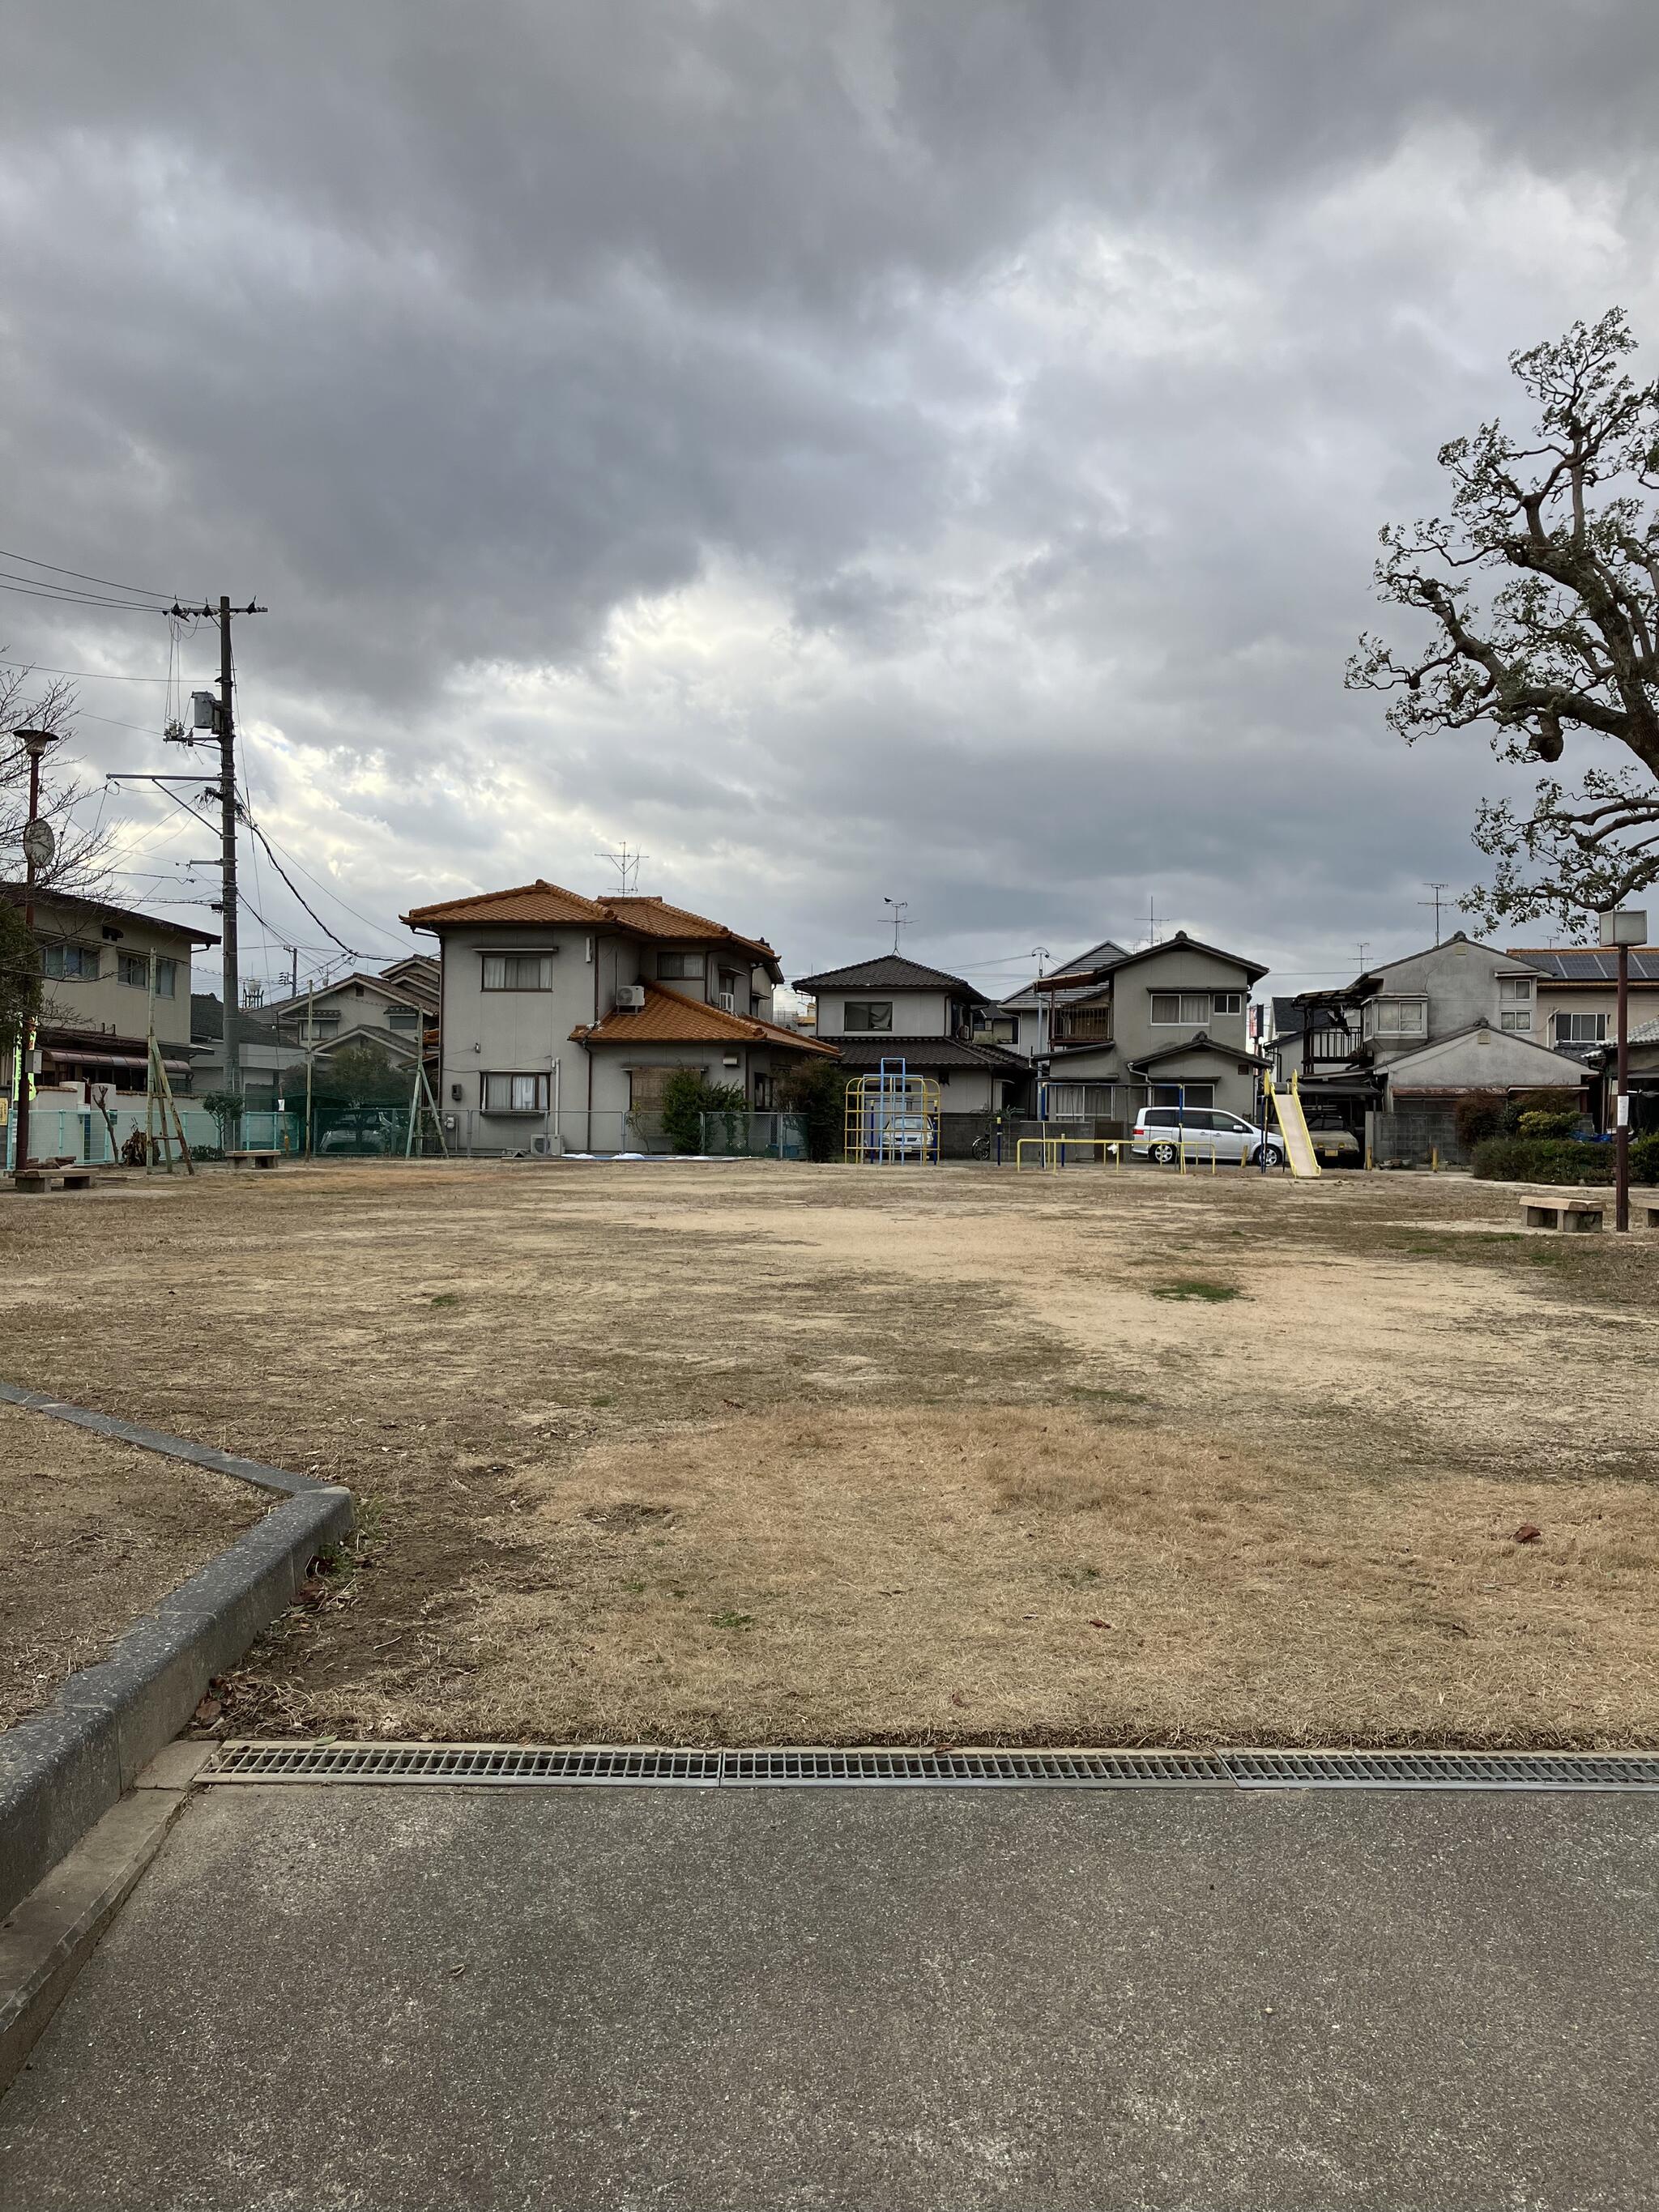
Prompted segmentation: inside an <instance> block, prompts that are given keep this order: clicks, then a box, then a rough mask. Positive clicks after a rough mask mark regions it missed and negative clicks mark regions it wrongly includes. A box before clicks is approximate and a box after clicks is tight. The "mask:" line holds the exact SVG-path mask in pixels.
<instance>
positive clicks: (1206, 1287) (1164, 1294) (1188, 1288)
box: [1152, 1275, 1244, 1306]
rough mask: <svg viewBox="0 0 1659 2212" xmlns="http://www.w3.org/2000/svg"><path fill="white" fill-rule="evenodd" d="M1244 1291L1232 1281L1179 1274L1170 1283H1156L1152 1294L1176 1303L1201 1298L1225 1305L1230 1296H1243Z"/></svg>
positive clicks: (1212, 1303) (1209, 1303)
mask: <svg viewBox="0 0 1659 2212" xmlns="http://www.w3.org/2000/svg"><path fill="white" fill-rule="evenodd" d="M1243 1295H1244V1293H1243V1291H1239V1290H1235V1289H1234V1287H1233V1285H1231V1283H1212V1282H1211V1281H1209V1280H1208V1279H1207V1278H1206V1277H1205V1276H1203V1275H1178V1276H1176V1279H1175V1280H1174V1281H1173V1282H1170V1283H1154V1284H1153V1285H1152V1296H1153V1297H1155V1298H1165V1299H1169V1300H1170V1301H1172V1302H1174V1303H1176V1304H1182V1303H1185V1302H1186V1301H1188V1300H1190V1299H1194V1298H1196V1299H1200V1300H1201V1301H1202V1302H1203V1304H1206V1305H1212V1306H1221V1305H1225V1304H1226V1303H1227V1301H1228V1300H1229V1299H1230V1298H1241V1297H1243Z"/></svg>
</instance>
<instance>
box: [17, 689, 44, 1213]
mask: <svg viewBox="0 0 1659 2212" xmlns="http://www.w3.org/2000/svg"><path fill="white" fill-rule="evenodd" d="M20 734H21V732H20ZM25 743H27V738H26V739H25ZM28 750H29V827H30V828H31V829H33V826H34V824H35V823H36V822H37V821H38V820H39V818H40V754H41V751H42V750H44V748H43V747H38V746H36V745H33V744H31V745H29V749H28ZM23 852H24V872H23V934H24V936H25V937H26V938H27V940H28V944H27V950H26V951H25V952H24V955H23V957H24V958H25V960H27V961H28V962H29V963H31V966H33V959H34V840H33V837H27V838H26V839H25V840H24V846H23ZM33 1053H34V1018H33V1015H32V1014H27V1013H26V1014H25V1015H24V1017H23V1021H22V1036H21V1049H20V1051H19V1053H18V1055H17V1098H16V1102H15V1103H16V1120H17V1136H16V1141H15V1149H14V1151H13V1152H12V1165H13V1167H14V1168H15V1170H16V1172H17V1173H18V1174H19V1175H21V1174H22V1172H23V1170H24V1169H25V1168H27V1165H28V1164H29V1094H30V1091H31V1088H32V1086H33V1076H32V1074H31V1073H30V1070H29V1062H30V1060H32V1058H33Z"/></svg>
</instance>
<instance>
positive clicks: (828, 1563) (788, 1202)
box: [0, 1162, 1659, 1745]
mask: <svg viewBox="0 0 1659 2212" xmlns="http://www.w3.org/2000/svg"><path fill="white" fill-rule="evenodd" d="M1518 1219H1519V1206H1518V1200H1517V1198H1516V1194H1514V1193H1512V1192H1510V1191H1507V1190H1502V1189H1496V1188H1492V1187H1486V1186H1481V1185H1479V1184H1474V1183H1471V1182H1468V1181H1467V1180H1465V1179H1464V1178H1462V1177H1453V1176H1443V1177H1438V1178H1431V1177H1428V1176H1376V1177H1372V1178H1361V1177H1357V1176H1356V1177H1352V1178H1341V1177H1337V1176H1328V1177H1327V1178H1325V1179H1324V1180H1322V1182H1319V1183H1317V1184H1313V1185H1297V1184H1294V1183H1291V1182H1287V1181H1283V1180H1279V1179H1272V1180H1268V1181H1264V1180H1263V1179H1262V1178H1261V1177H1259V1176H1249V1175H1241V1174H1235V1175H1231V1176H1218V1177H1216V1178H1213V1179H1212V1178H1211V1177H1209V1176H1190V1177H1186V1178H1178V1177H1176V1176H1173V1175H1165V1174H1162V1173H1159V1172H1157V1171H1154V1170H1142V1171H1139V1172H1137V1171H1133V1170H1130V1171H1127V1172H1125V1173H1122V1174H1114V1173H1112V1172H1110V1171H1107V1170H1077V1171H1073V1172H1070V1173H1068V1174H1067V1175H1066V1176H1064V1177H1061V1178H1054V1177H1045V1176H1036V1175H1024V1176H1018V1177H1016V1176H1013V1175H1012V1174H1011V1173H1009V1172H1007V1171H1006V1170H1003V1171H1001V1172H999V1171H997V1170H994V1169H991V1168H988V1167H985V1168H979V1167H963V1168H959V1169H958V1168H945V1169H940V1170H933V1171H922V1172H920V1173H916V1172H911V1171H904V1170H897V1171H858V1170H846V1169H840V1168H818V1169H815V1168H804V1167H794V1166H783V1165H780V1164H770V1163H763V1162H755V1163H732V1164H710V1165H705V1164H677V1165H668V1164H637V1165H633V1164H629V1165H617V1166H604V1165H598V1164H592V1165H589V1164H580V1165H578V1164H549V1165H529V1164H525V1165H515V1164H499V1165H484V1164H477V1165H467V1166H456V1167H453V1168H452V1167H443V1166H422V1165H416V1166H413V1167H404V1166H403V1165H402V1164H388V1165H386V1166H380V1165H374V1166H368V1165H365V1166H346V1165H330V1166H327V1167H322V1168H318V1169H313V1170H289V1171H286V1172H284V1173H283V1174H282V1175H280V1176H276V1177H274V1178H271V1179H270V1181H268V1182H267V1181H264V1180H263V1179H262V1180H261V1181H260V1182H257V1183H251V1184H245V1183H240V1182H232V1181H231V1180H230V1179H229V1178H228V1177H222V1176H202V1177H200V1178H198V1179H197V1182H195V1183H194V1184H180V1183H175V1184H174V1185H173V1186H171V1187H167V1186H164V1185H161V1184H160V1183H158V1182H151V1183H149V1184H145V1183H139V1182H135V1183H131V1184H128V1185H125V1186H124V1187H123V1188H118V1189H112V1190H108V1191H106V1192H100V1193H98V1194H92V1195H89V1196H88V1197H87V1198H86V1199H84V1200H81V1199H72V1200H62V1201H57V1202H54V1203H53V1204H52V1206H49V1207H47V1206H41V1205H40V1203H39V1202H38V1201H35V1202H29V1201H11V1202H9V1203H6V1204H5V1205H4V1206H0V1249H3V1250H4V1251H5V1253H6V1255H7V1256H8V1258H9V1261H10V1265H9V1268H8V1269H7V1270H6V1271H5V1273H4V1274H3V1276H0V1314H3V1319H0V1339H3V1340H4V1342H5V1346H6V1349H5V1352H4V1354H3V1364H4V1369H5V1371H6V1372H8V1373H9V1375H10V1376H11V1377H12V1379H14V1380H17V1381H20V1382H24V1383H32V1384H36V1385H41V1386H45V1387H49V1388H51V1389H53V1390H56V1391H58V1392H61V1393H62V1394H63V1395H65V1396H70V1397H75V1398H77V1399H79V1400H80V1401H82V1402H83V1403H88V1404H94V1405H98V1406H101V1407H106V1408H107V1409H109V1410H112V1411H114V1412H118V1413H126V1414H129V1415H131V1416H132V1417H134V1418H137V1419H144V1420H147V1421H150V1422H153V1423H154V1424H155V1425H158V1426H161V1427H169V1428H173V1429H174V1430H177V1431H181V1432H183V1433H185V1434H188V1435H191V1436H195V1437H204V1438H206V1439H209V1440H211V1441H213V1442H222V1443H227V1444H229V1445H231V1446H232V1447H233V1448H234V1449H239V1450H241V1451H244V1452H247V1453H250V1454H252V1455H256V1456H258V1457H262V1458H265V1459H269V1460H274V1461H276V1462H278V1463H279V1464H283V1465H287V1466H289V1467H295V1468H301V1469H308V1470H313V1471H315V1472H317V1473H319V1474H326V1475H329V1476H331V1477H334V1478H337V1479H338V1480H343V1481H346V1482H349V1483H350V1484H351V1485H352V1486H353V1487H354V1488H355V1489H356V1491H357V1492H358V1495H359V1498H360V1500H361V1501H362V1503H363V1507H364V1519H365V1523H366V1533H365V1535H364V1538H363V1541H362V1543H361V1544H360V1546H359V1547H358V1550H357V1553H356V1558H355V1559H352V1560H350V1561H348V1562H347V1563H346V1565H345V1569H344V1571H342V1572H341V1573H340V1574H339V1575H338V1576H337V1577H336V1578H335V1583H334V1594H333V1595H331V1596H330V1597H329V1598H328V1599H327V1601H325V1602H324V1603H323V1604H322V1605H321V1606H319V1607H316V1608H315V1609H313V1610H308V1611H307V1613H305V1615H304V1616H303V1617H302V1618H301V1617H298V1616H290V1617H289V1620H287V1621H286V1622H285V1623H284V1624H283V1625H282V1626H281V1627H279V1629H278V1630H277V1631H276V1632H274V1633H273V1634H272V1636H270V1638H267V1639H265V1641H264V1644H262V1645H261V1646H259V1647H258V1649H257V1650H256V1651H255V1652H254V1653H253V1654H252V1655H250V1658H249V1661H248V1662H247V1665H246V1668H244V1670H243V1672H242V1674H240V1677H239V1678H238V1679H237V1680H236V1681H235V1683H234V1685H233V1686H232V1695H231V1699H230V1703H229V1707H228V1714H227V1718H226V1722H225V1723H223V1724H222V1725H224V1726H227V1727H229V1728H231V1729H234V1731H235V1732H238V1733H248V1732H253V1731H256V1730H258V1731H271V1732H281V1731H283V1730H285V1729H295V1730H303V1731H305V1732H307V1733H310V1732H315V1731H323V1732H329V1733H337V1734H348V1733H349V1734H360V1735H375V1734H381V1735H436V1736H451V1737H473V1738H476V1737H501V1738H507V1739H519V1738H535V1739H538V1740H542V1741H576V1740H585V1741H606V1740H608V1741H653V1740H654V1741H692V1740H703V1741H765V1740H768V1739H770V1740H774V1741H778V1740H793V1741H842V1742H847V1741H866V1742H867V1741H894V1740H902V1741H916V1740H932V1741H941V1740H950V1741H958V1742H966V1741H1073V1742H1091V1741H1094V1742H1113V1741H1116V1742H1138V1741H1171V1742H1186V1743H1201V1742H1206V1741H1235V1742H1237V1741H1257V1742H1331V1741H1342V1742H1362V1743H1363V1742H1383V1741H1388V1742H1396V1743H1404V1742H1422V1743H1433V1742H1462V1743H1483V1744H1532V1745H1545V1744H1572V1743H1577V1744H1614V1743H1623V1744H1633V1743H1644V1744H1647V1743H1659V1669H1656V1665H1655V1662H1656V1659H1659V1529H1656V1524H1655V1516H1654V1510H1653V1509H1654V1505H1655V1502H1656V1499H1655V1486H1656V1481H1659V1426H1656V1418H1655V1417H1656V1413H1659V1394H1656V1388H1655V1384H1654V1381H1653V1375H1654V1355H1655V1352H1656V1349H1659V1341H1656V1338H1659V1300H1656V1292H1659V1238H1653V1239H1648V1238H1644V1237H1632V1238H1629V1239H1624V1240H1618V1241H1615V1240H1614V1239H1613V1237H1611V1236H1603V1237H1599V1238H1584V1239H1579V1240H1563V1239H1559V1238H1554V1239H1551V1238H1548V1237H1542V1236H1536V1235H1534V1236H1522V1235H1520V1234H1519V1233H1517V1230H1516V1225H1517V1223H1518ZM1521 1528H1536V1529H1537V1530H1538V1531H1539V1532H1540V1533H1539V1534H1538V1535H1537V1537H1536V1538H1535V1539H1533V1540H1529V1541H1525V1542H1519V1541H1516V1532H1517V1530H1519V1529H1521Z"/></svg>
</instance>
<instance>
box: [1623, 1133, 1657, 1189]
mask: <svg viewBox="0 0 1659 2212" xmlns="http://www.w3.org/2000/svg"><path fill="white" fill-rule="evenodd" d="M1630 1179H1631V1181H1632V1182H1659V1132H1650V1133H1649V1134H1648V1135H1647V1136H1645V1137H1632V1139H1631V1140H1630Z"/></svg>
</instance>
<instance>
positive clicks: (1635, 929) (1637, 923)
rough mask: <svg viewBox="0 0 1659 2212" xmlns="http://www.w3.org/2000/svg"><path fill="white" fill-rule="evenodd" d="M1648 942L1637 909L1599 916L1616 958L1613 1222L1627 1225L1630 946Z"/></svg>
mask: <svg viewBox="0 0 1659 2212" xmlns="http://www.w3.org/2000/svg"><path fill="white" fill-rule="evenodd" d="M1647 941H1648V918H1647V915H1646V914H1645V913H1644V912H1643V911H1642V910H1641V909H1640V908H1633V907H1626V908H1624V909H1623V910H1622V911H1620V912H1613V911H1611V910H1610V911H1608V912H1607V913H1605V914H1603V915H1602V916H1601V942H1602V944H1603V945H1613V947H1614V948H1615V950H1616V951H1617V953H1618V957H1619V1014H1618V1022H1619V1045H1618V1061H1617V1065H1618V1071H1619V1092H1618V1096H1617V1097H1616V1098H1615V1099H1614V1101H1613V1227H1614V1228H1615V1229H1620V1230H1627V1229H1628V1228H1629V1227H1630V949H1631V947H1632V945H1645V944H1646V943H1647Z"/></svg>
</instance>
